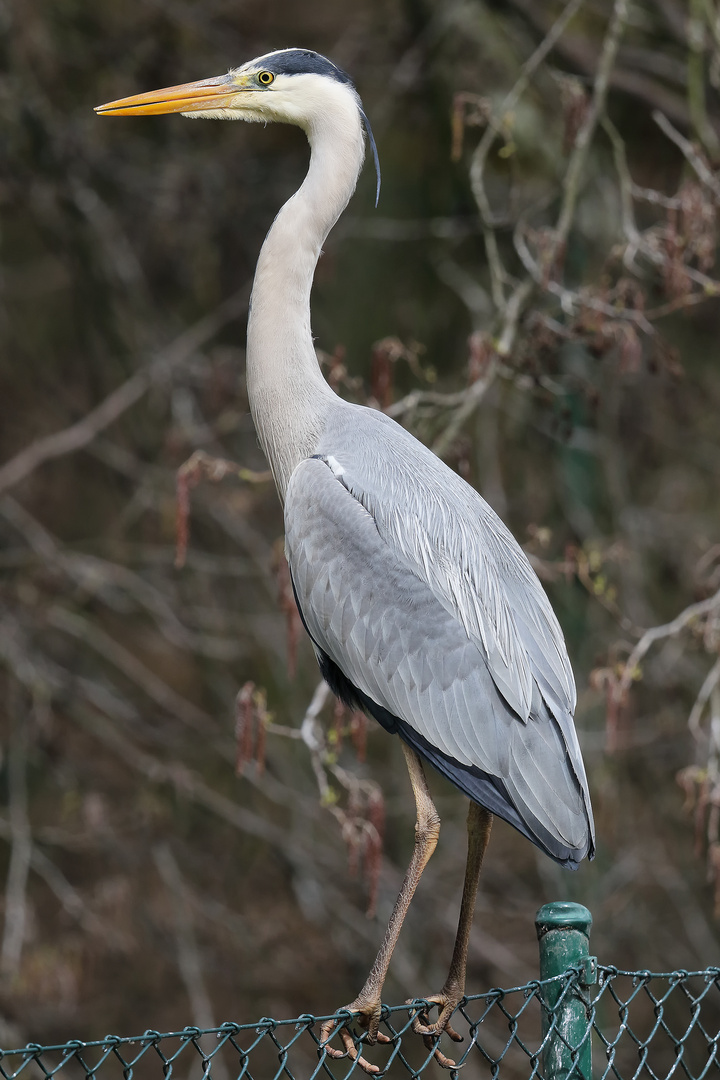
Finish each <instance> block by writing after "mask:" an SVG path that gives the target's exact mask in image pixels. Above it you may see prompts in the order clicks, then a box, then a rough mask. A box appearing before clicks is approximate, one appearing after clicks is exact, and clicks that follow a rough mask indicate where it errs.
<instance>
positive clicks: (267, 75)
mask: <svg viewBox="0 0 720 1080" xmlns="http://www.w3.org/2000/svg"><path fill="white" fill-rule="evenodd" d="M274 79H275V76H274V75H273V73H272V71H261V72H260V74H259V75H258V82H259V83H260V84H261V85H262V86H269V85H270V83H271V82H273V80H274Z"/></svg>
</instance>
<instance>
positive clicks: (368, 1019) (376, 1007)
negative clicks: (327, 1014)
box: [320, 998, 392, 1076]
mask: <svg viewBox="0 0 720 1080" xmlns="http://www.w3.org/2000/svg"><path fill="white" fill-rule="evenodd" d="M341 1011H342V1012H345V1011H347V1012H350V1013H354V1014H355V1015H354V1017H353V1019H352V1020H341V1019H339V1018H338V1019H331V1020H326V1021H325V1023H324V1024H323V1025H322V1027H321V1028H320V1046H321V1048H322V1049H324V1050H325V1052H326V1053H327V1055H328V1057H332V1058H344V1057H348V1058H350V1059H351V1060H352V1061H354V1062H355V1063H356V1064H357V1065H358V1067H359V1068H360V1069H362V1070H363V1072H365V1073H368V1074H369V1075H370V1076H374V1075H376V1074H377V1073H379V1072H380V1071H381V1070H380V1067H379V1066H378V1065H373V1064H372V1062H370V1061H368V1060H367V1059H366V1058H364V1057H362V1055H361V1054H360V1051H359V1049H358V1046H357V1041H356V1039H355V1038H354V1037H353V1035H352V1032H351V1031H350V1030H349V1027H348V1025H349V1024H351V1023H357V1024H358V1025H359V1026H360V1027H361V1028H364V1029H365V1031H366V1032H367V1034H366V1036H365V1040H364V1041H365V1042H366V1043H367V1044H368V1045H369V1046H374V1045H375V1043H378V1042H379V1043H389V1042H391V1041H392V1040H391V1039H389V1038H388V1036H387V1035H384V1034H383V1033H382V1032H381V1031H379V1030H378V1028H379V1025H380V1015H381V1005H380V1002H379V1001H367V1000H365V999H363V998H356V1000H355V1001H353V1002H352V1003H351V1004H350V1005H346V1006H345V1009H343V1010H341ZM335 1034H337V1035H338V1037H339V1039H340V1042H341V1043H342V1046H343V1049H342V1050H340V1049H338V1048H337V1047H335V1046H329V1045H328V1043H329V1041H330V1039H332V1037H333V1036H334V1035H335Z"/></svg>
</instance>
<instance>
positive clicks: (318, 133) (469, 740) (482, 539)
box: [97, 49, 595, 1073]
mask: <svg viewBox="0 0 720 1080" xmlns="http://www.w3.org/2000/svg"><path fill="white" fill-rule="evenodd" d="M97 111H98V112H100V113H102V114H103V115H113V116H134V115H148V114H156V113H173V112H176V113H182V114H183V115H185V116H190V117H211V118H226V119H238V120H250V121H261V122H267V121H279V122H284V123H289V124H295V125H297V126H298V127H300V128H302V129H303V130H304V131H305V133H306V134H307V137H308V140H309V143H310V148H311V155H310V165H309V168H308V172H307V175H306V177H305V180H304V182H303V184H302V185H301V187H300V188H299V190H298V191H297V192H296V193H295V194H294V195H293V196H292V197H291V198H290V199H289V200H288V201H287V202H286V203H285V205H284V206H283V207H282V209H281V210H280V212H279V213H278V215H277V217H276V219H275V221H274V223H273V225H272V227H271V229H270V231H269V233H268V235H267V237H266V239H265V242H264V244H263V246H262V250H261V251H260V255H259V258H258V263H257V270H256V273H255V282H254V286H253V290H252V299H251V308H250V315H249V319H248V332H247V389H248V398H249V402H250V409H251V412H252V416H253V419H254V422H255V427H256V429H257V434H258V438H259V441H260V444H261V446H262V448H263V450H264V452H265V454H266V456H267V459H268V462H269V464H270V467H271V469H272V473H273V476H274V478H275V482H276V485H277V490H278V493H279V496H280V499H281V501H282V502H283V504H284V516H285V531H286V553H287V558H288V563H289V565H290V571H291V575H292V582H293V587H294V590H295V595H296V599H297V604H298V608H299V610H300V613H301V616H302V619H303V622H304V624H305V627H306V629H307V631H308V634H309V635H310V638H311V639H312V644H313V648H314V650H315V654H316V656H317V659H318V662H319V665H320V669H321V672H322V674H323V676H324V677H325V679H326V680H327V682H328V683H329V685H330V687H331V688H332V690H333V691H334V692H335V694H336V695H337V696H338V697H339V698H340V699H341V700H342V701H343V702H345V703H346V704H348V705H351V706H354V707H357V708H361V709H364V710H365V711H366V712H367V713H369V714H370V715H371V716H373V717H375V719H376V720H378V721H379V722H380V724H381V725H382V726H383V727H384V728H385V729H386V730H387V731H389V732H394V733H397V734H398V735H399V736H400V738H401V740H402V745H403V750H404V754H405V759H406V762H407V767H408V771H409V774H410V781H411V785H412V789H413V793H414V796H415V801H416V808H417V823H416V827H415V846H414V850H413V855H412V859H411V862H410V866H409V868H408V872H407V875H406V877H405V881H404V883H403V886H402V889H401V891H400V894H399V896H398V899H397V902H396V904H395V908H394V910H393V912H392V915H391V918H390V922H389V924H388V927H387V930H386V932H385V937H384V939H383V942H382V944H381V946H380V951H379V953H378V955H377V958H376V960H375V963H374V964H373V967H372V969H371V971H370V974H369V975H368V978H367V981H366V983H365V985H364V986H363V988H362V990H361V991H360V993H359V995H358V996H357V998H356V999H355V1000H354V1001H353V1002H352V1003H351V1004H350V1005H348V1006H347V1008H348V1010H349V1011H350V1012H352V1013H355V1014H357V1017H358V1022H359V1023H360V1024H361V1026H362V1027H364V1028H365V1029H366V1031H367V1035H366V1041H367V1042H368V1043H370V1044H372V1043H374V1042H376V1041H378V1040H385V1041H387V1038H386V1036H384V1035H382V1034H380V1033H379V1030H378V1025H379V1021H380V1016H381V992H382V988H383V983H384V981H385V976H386V973H387V970H388V965H389V963H390V957H391V955H392V951H393V948H394V945H395V943H396V941H397V938H398V935H399V932H400V928H401V926H402V922H403V919H404V917H405V914H406V912H407V910H408V906H409V904H410V901H411V899H412V896H413V894H414V892H415V889H416V887H417V884H418V882H419V880H420V876H421V874H422V871H423V868H424V867H425V865H426V863H427V861H428V859H429V858H430V856H431V855H432V852H433V850H434V849H435V845H436V843H437V839H438V834H439V829H440V818H439V816H438V814H437V811H436V809H435V806H434V805H433V802H432V799H431V797H430V792H429V790H428V786H427V782H426V779H425V774H424V770H423V764H422V762H423V760H424V761H426V762H429V763H430V764H432V765H433V766H434V767H435V768H436V769H437V770H438V771H439V772H440V773H442V774H444V775H445V776H446V777H448V778H449V779H450V780H451V781H452V782H453V783H454V784H455V785H456V786H457V787H458V788H460V790H461V791H463V792H464V793H465V794H466V795H468V796H469V798H470V810H469V814H468V856H467V866H466V874H465V885H464V889H463V895H462V902H461V910H460V919H459V924H458V931H457V938H456V942H455V948H454V951H453V956H452V962H451V966H450V971H449V974H448V978H447V980H446V982H445V984H444V986H443V987H442V989H441V990H440V992H439V993H437V994H433V995H430V996H429V997H428V998H426V1000H427V1001H428V1002H429V1004H430V1005H431V1006H437V1008H438V1010H439V1015H438V1019H437V1021H436V1022H435V1023H431V1022H430V1017H429V1015H428V1011H426V1012H424V1013H421V1014H420V1016H419V1017H417V1018H416V1020H415V1024H414V1027H415V1030H416V1031H417V1032H418V1033H419V1034H421V1035H422V1036H423V1037H424V1038H425V1040H426V1043H427V1045H428V1046H429V1047H431V1048H434V1049H435V1053H436V1057H437V1059H438V1061H440V1063H441V1064H443V1065H446V1066H447V1067H452V1065H453V1063H452V1062H451V1061H450V1059H448V1058H446V1057H445V1056H444V1055H443V1054H442V1053H441V1052H440V1050H439V1049H438V1048H437V1040H438V1037H439V1035H440V1033H441V1032H443V1031H445V1032H446V1033H447V1034H448V1035H449V1036H450V1037H451V1038H456V1039H459V1036H458V1035H457V1033H456V1032H454V1031H453V1029H452V1027H451V1026H450V1023H449V1021H450V1017H451V1016H452V1013H453V1011H454V1009H455V1008H456V1007H457V1005H458V1003H459V1002H460V1001H461V1000H462V998H463V995H464V991H465V970H466V959H467V949H468V939H469V934H470V926H471V921H472V915H473V909H474V906H475V899H476V896H477V888H478V880H479V875H480V869H481V865H482V861H483V856H484V853H485V848H486V846H487V843H488V839H489V835H490V826H491V823H492V819H493V815H498V816H499V817H501V818H504V819H505V820H506V821H508V822H510V824H512V825H514V826H515V828H517V829H519V831H520V832H521V833H523V834H524V835H525V836H526V837H528V838H529V839H530V840H531V841H532V842H533V843H534V844H536V845H537V846H538V847H539V848H540V849H542V850H543V851H544V852H546V853H547V854H548V855H549V856H550V857H551V858H553V859H555V860H556V861H557V862H559V863H560V864H561V865H563V866H566V867H576V866H577V865H578V863H579V862H580V861H581V860H582V859H583V858H584V857H585V856H586V855H587V856H590V857H592V855H593V854H594V846H595V840H594V827H593V818H592V810H591V806H590V797H589V793H588V786H587V780H586V777H585V770H584V767H583V761H582V757H581V753H580V747H579V744H578V740H577V736H576V733H575V728H574V723H573V713H574V709H575V703H576V692H575V683H574V679H573V674H572V669H571V666H570V662H569V659H568V655H567V650H566V647H565V642H564V639H563V635H562V631H561V629H560V626H559V624H558V622H557V619H556V617H555V614H554V612H553V610H552V608H551V606H550V603H549V601H548V598H547V596H546V595H545V592H544V591H543V589H542V586H541V585H540V582H539V581H538V579H537V577H536V575H535V573H534V571H533V570H532V568H531V566H530V563H529V562H528V559H527V557H526V556H525V553H524V552H523V550H522V549H521V547H520V546H519V545H518V543H517V542H516V541H515V539H514V538H513V536H512V534H511V533H510V532H509V530H508V529H507V528H506V527H505V525H504V524H503V523H502V522H501V521H500V519H499V518H498V517H497V516H496V514H495V513H494V512H493V510H492V509H491V508H490V507H489V506H488V504H487V503H486V502H485V501H484V500H483V499H482V498H481V496H480V495H479V494H478V493H477V492H476V491H475V490H474V489H473V488H472V487H470V486H469V485H468V484H467V483H466V482H465V481H464V480H463V479H461V477H460V476H458V475H457V474H456V473H455V472H453V471H452V470H451V469H450V468H448V466H446V465H445V464H444V463H443V462H442V461H441V460H439V459H438V458H437V457H436V456H435V455H434V454H433V453H432V452H431V451H430V450H429V449H427V448H426V447H425V446H424V445H422V444H421V443H420V442H419V441H417V440H416V439H415V438H414V437H413V436H412V435H411V434H410V433H409V432H408V431H406V430H405V429H404V428H402V427H401V426H399V425H398V424H396V423H395V422H394V421H393V420H392V419H390V418H389V417H388V416H386V415H385V414H383V413H381V412H379V411H376V410H373V409H371V408H366V407H363V406H360V405H354V404H350V403H348V402H346V401H343V400H342V399H341V398H339V397H338V396H337V395H336V394H335V393H334V392H333V391H332V389H331V388H330V387H329V386H328V384H327V382H326V381H325V379H324V378H323V376H322V374H321V371H320V368H319V365H318V361H317V357H316V353H315V348H314V346H313V339H312V335H311V329H310V289H311V285H312V281H313V275H314V272H315V267H316V264H317V261H318V258H319V256H320V253H321V247H322V244H323V242H324V240H325V238H326V236H327V235H328V233H329V231H330V229H331V228H332V226H333V225H334V224H335V222H336V221H337V219H338V217H339V216H340V214H341V213H342V211H343V210H344V209H345V207H346V206H347V204H348V202H349V200H350V197H351V196H352V194H353V191H354V190H355V185H356V182H357V179H358V175H359V173H360V169H361V166H362V163H363V159H364V154H365V140H364V132H363V127H364V126H365V128H366V129H367V131H368V135H369V138H370V140H371V144H372V147H373V151H375V145H374V142H373V141H372V134H371V132H370V128H369V124H368V123H367V118H366V117H365V114H364V113H363V111H362V107H361V103H360V99H359V97H358V94H357V92H356V90H355V88H354V86H353V83H352V81H351V79H350V77H349V76H348V75H347V74H346V73H345V72H343V71H341V70H340V69H339V68H338V67H336V66H335V64H333V63H331V62H330V61H329V60H327V59H325V58H324V57H322V56H320V55H318V54H317V53H314V52H311V51H308V50H305V49H282V50H279V51H277V52H271V53H268V54H267V55H265V56H261V57H259V58H257V59H255V60H251V61H250V62H249V63H246V64H244V65H242V66H241V67H239V68H237V69H233V70H230V71H229V72H228V74H227V75H221V76H218V77H216V78H210V79H205V80H202V81H200V82H194V83H186V84H184V85H182V86H175V87H169V88H167V89H164V90H157V91H153V92H151V93H146V94H138V95H135V96H133V97H128V98H123V99H121V100H118V101H113V102H110V103H108V104H106V105H101V106H98V109H97ZM376 164H377V157H376ZM336 1029H337V1030H339V1033H340V1038H341V1040H342V1043H343V1046H344V1051H341V1050H339V1049H336V1048H335V1047H330V1046H328V1047H327V1050H328V1053H329V1054H331V1055H333V1056H341V1055H342V1054H343V1053H347V1054H349V1055H350V1056H351V1057H353V1058H357V1063H358V1065H359V1066H360V1067H362V1068H363V1069H364V1070H365V1071H366V1072H369V1073H372V1072H377V1071H379V1070H378V1068H377V1067H376V1066H374V1065H371V1064H370V1063H369V1062H368V1061H366V1060H365V1059H364V1058H361V1057H359V1055H358V1051H357V1049H356V1048H355V1044H354V1041H353V1038H352V1036H351V1034H350V1032H349V1031H348V1030H347V1028H346V1027H344V1026H342V1024H338V1023H336V1022H332V1021H331V1022H329V1023H328V1024H326V1025H325V1027H324V1028H323V1032H322V1036H323V1039H324V1040H325V1042H327V1040H329V1039H330V1038H331V1036H332V1035H333V1034H334V1033H335V1031H336Z"/></svg>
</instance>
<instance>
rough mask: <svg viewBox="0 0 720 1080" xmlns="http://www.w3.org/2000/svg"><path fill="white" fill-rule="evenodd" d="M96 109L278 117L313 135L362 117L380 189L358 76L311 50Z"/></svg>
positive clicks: (269, 57) (286, 52)
mask: <svg viewBox="0 0 720 1080" xmlns="http://www.w3.org/2000/svg"><path fill="white" fill-rule="evenodd" d="M95 111H96V112H97V113H100V114H101V115H102V116H152V115H157V114H158V113H181V114H182V115H183V116H190V117H201V118H202V117H206V118H210V119H220V120H250V121H260V122H262V123H268V122H272V121H275V122H279V123H285V124H294V125H296V126H297V127H301V128H303V130H304V131H306V132H307V134H308V136H309V137H311V138H312V136H313V134H315V133H317V132H319V131H321V130H323V128H325V127H327V126H329V125H331V124H338V123H341V124H342V123H343V122H344V121H345V122H346V123H352V122H353V121H354V122H355V123H357V122H358V119H359V120H360V121H362V123H363V124H364V125H365V129H366V131H367V134H368V139H369V141H370V145H371V147H372V150H373V156H374V159H375V167H376V170H377V173H378V192H379V190H380V170H379V166H378V158H377V150H376V148H375V140H374V139H373V134H372V130H371V128H370V124H369V122H368V119H367V117H366V116H365V113H364V112H363V110H362V106H361V104H360V98H359V97H358V94H357V91H356V90H355V87H354V86H353V83H352V79H351V78H350V76H349V75H347V74H346V73H345V72H344V71H343V70H342V69H341V68H339V67H337V66H336V65H335V64H333V63H332V62H331V61H330V60H327V59H326V58H325V57H324V56H320V54H319V53H316V52H312V51H311V50H309V49H280V50H278V51H277V52H271V53H267V54H266V55H265V56H259V57H258V58H257V59H256V60H250V61H249V62H248V63H247V64H243V65H242V67H239V68H233V69H231V70H230V71H229V72H228V73H227V75H218V76H216V77H214V78H211V79H201V80H200V81H199V82H190V83H183V84H182V85H181V86H169V87H167V88H165V89H164V90H151V91H150V93H145V94H135V95H133V96H132V97H127V98H120V99H119V100H118V101H109V102H108V103H107V104H106V105H98V106H97V107H96V109H95Z"/></svg>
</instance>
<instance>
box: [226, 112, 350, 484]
mask: <svg viewBox="0 0 720 1080" xmlns="http://www.w3.org/2000/svg"><path fill="white" fill-rule="evenodd" d="M345 93H346V92H344V94H345ZM346 96H347V97H348V98H349V97H350V95H349V94H347V95H346ZM350 106H351V107H350ZM308 138H309V141H310V146H311V151H312V153H311V158H310V168H309V170H308V173H307V176H306V178H305V181H304V183H303V184H302V186H301V188H300V189H299V191H297V192H296V193H295V195H293V196H292V198H291V199H289V200H288V202H286V203H285V205H284V206H283V208H282V210H281V211H280V213H279V214H278V216H277V218H276V219H275V222H274V223H273V226H272V228H271V229H270V232H269V233H268V235H267V237H266V239H265V243H264V244H263V246H262V250H261V252H260V257H259V259H258V265H257V270H256V273H255V283H254V285H253V291H252V300H251V304H250V317H249V320H248V342H247V386H248V398H249V402H250V410H251V412H252V415H253V420H254V422H255V427H256V429H257V433H258V437H259V440H260V443H261V445H262V448H263V450H264V452H265V455H266V457H267V459H268V461H269V463H270V467H271V468H272V471H273V474H274V476H275V481H276V483H277V486H278V490H279V492H280V496H281V498H283V497H284V494H285V489H286V488H287V484H288V481H289V479H290V475H291V473H292V471H293V469H294V468H295V466H296V465H297V464H298V463H299V462H300V461H302V460H303V459H304V458H306V457H309V456H310V455H311V454H312V453H313V452H314V449H315V446H316V444H317V440H318V437H319V435H320V434H321V432H322V429H323V424H324V419H325V416H326V413H327V410H328V408H329V407H330V405H331V403H332V401H333V400H334V394H333V392H332V390H331V389H330V387H329V386H328V385H327V383H326V382H325V380H324V378H323V376H322V374H321V372H320V368H319V366H318V362H317V357H316V355H315V349H314V346H313V340H312V334H311V330H310V289H311V287H312V280H313V274H314V272H315V266H316V264H317V261H318V258H319V257H320V252H321V247H322V244H323V242H324V240H325V237H326V236H327V234H328V232H329V231H330V229H331V228H332V226H333V225H334V224H335V222H336V221H337V219H338V217H339V216H340V214H341V213H342V211H343V210H344V209H345V207H346V206H347V203H348V201H349V199H350V196H351V195H352V193H353V191H354V189H355V184H356V182H357V177H358V173H359V171H360V166H361V164H362V159H363V152H364V147H363V136H362V129H361V126H360V117H359V112H358V108H357V105H356V104H355V102H354V101H353V100H349V101H348V102H347V103H346V102H345V101H344V100H343V98H342V97H341V100H340V101H339V103H338V104H337V106H336V108H335V109H334V110H330V111H329V113H328V112H327V111H324V113H323V125H322V129H321V130H311V131H310V132H309V134H308Z"/></svg>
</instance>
